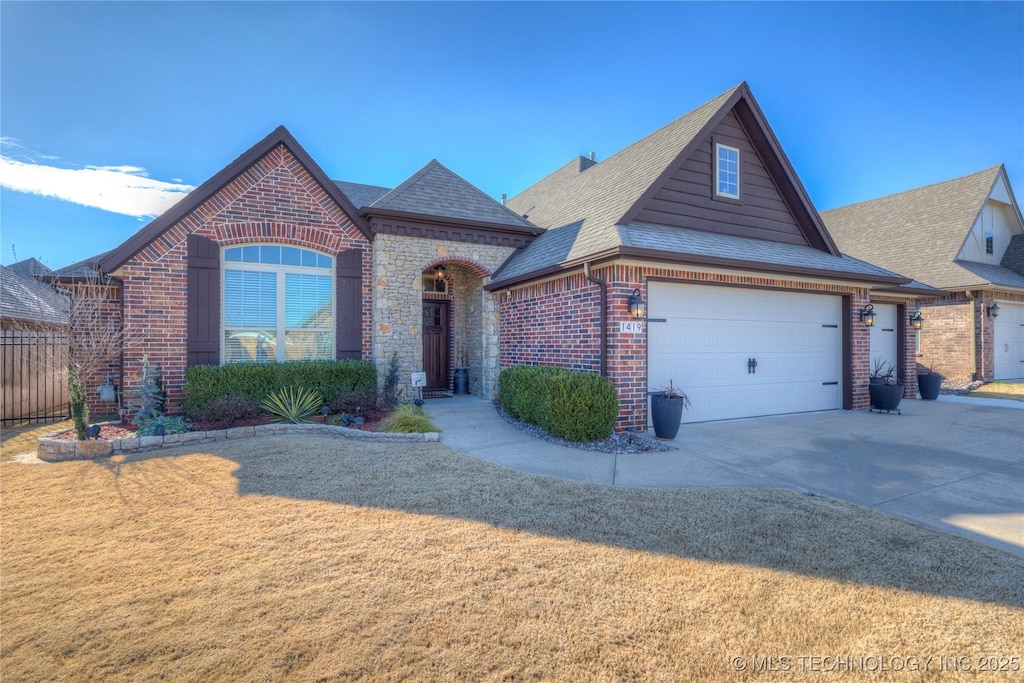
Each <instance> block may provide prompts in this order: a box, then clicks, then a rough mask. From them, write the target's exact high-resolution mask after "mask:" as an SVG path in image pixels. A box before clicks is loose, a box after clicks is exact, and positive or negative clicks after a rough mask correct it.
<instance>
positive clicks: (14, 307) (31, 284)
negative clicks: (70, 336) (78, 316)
mask: <svg viewBox="0 0 1024 683" xmlns="http://www.w3.org/2000/svg"><path fill="white" fill-rule="evenodd" d="M0 318H4V319H9V320H19V321H23V322H37V323H47V324H55V325H63V324H65V323H67V321H68V299H67V297H65V296H61V295H60V294H58V293H57V292H55V291H53V289H51V288H50V287H49V286H48V285H45V284H43V283H42V282H39V281H38V280H35V279H33V278H31V277H26V276H24V275H22V274H21V273H19V272H18V271H17V270H14V269H13V268H10V267H8V266H0Z"/></svg>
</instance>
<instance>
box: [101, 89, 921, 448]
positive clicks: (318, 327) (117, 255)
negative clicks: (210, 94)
mask: <svg viewBox="0 0 1024 683" xmlns="http://www.w3.org/2000/svg"><path fill="white" fill-rule="evenodd" d="M94 265H95V267H96V268H97V269H98V270H99V271H101V272H102V273H103V274H104V275H105V276H109V277H110V278H112V280H113V281H114V282H116V283H120V284H119V295H118V296H119V301H120V305H121V306H122V308H123V316H124V324H125V329H126V332H127V333H128V334H129V335H130V336H133V335H136V334H137V335H139V336H140V338H141V342H139V343H137V344H134V345H130V346H129V347H128V348H126V349H125V352H124V367H125V376H124V381H125V384H126V387H125V388H126V389H127V390H129V391H130V390H131V389H132V388H133V382H135V381H136V379H135V372H134V371H133V370H132V369H133V368H136V369H137V367H138V363H139V360H140V359H141V357H142V355H143V354H144V353H145V354H148V356H149V358H150V359H151V360H153V361H155V362H159V363H160V364H161V367H162V369H163V373H164V381H165V387H166V388H167V390H168V405H167V408H168V410H169V411H172V412H173V411H175V410H178V409H179V408H180V387H181V386H182V383H183V381H184V374H185V369H186V368H187V367H188V366H189V365H193V364H201V363H232V362H241V361H262V360H272V359H277V360H287V359H292V358H314V359H319V358H357V357H361V358H368V359H373V360H375V361H377V362H378V363H384V362H386V360H387V359H388V358H389V357H390V356H391V355H392V354H396V355H397V357H398V359H399V362H400V367H401V371H402V382H403V385H405V386H406V387H407V389H408V385H409V382H410V377H409V373H411V372H415V371H425V372H426V374H427V388H428V389H429V390H433V391H446V390H450V389H451V388H452V374H453V371H454V369H455V367H456V366H457V365H458V366H465V367H467V368H468V369H469V375H470V390H471V393H473V394H476V395H479V396H483V397H490V396H491V395H492V393H493V392H494V391H495V390H496V389H497V377H498V373H499V372H500V370H501V369H502V368H504V367H508V366H510V365H514V364H521V363H543V364H553V365H562V366H566V367H572V368H578V369H582V370H590V371H595V372H602V373H604V374H606V375H607V376H609V377H610V378H611V379H612V381H613V382H614V384H615V386H616V388H617V390H618V392H619V396H620V401H621V403H620V406H621V408H620V416H619V420H618V423H617V428H619V429H625V428H627V427H630V426H638V427H641V428H643V427H645V426H646V423H647V392H648V390H649V389H656V388H659V387H662V386H664V385H667V384H668V383H669V381H670V380H671V381H673V382H674V383H675V384H676V385H677V386H680V387H681V388H683V389H684V390H686V391H687V393H689V394H690V396H691V398H692V399H693V406H694V407H693V410H692V411H691V412H690V413H688V414H687V415H686V417H687V419H692V420H710V419H723V418H733V417H744V416H750V415H766V414H775V413H787V412H798V411H811V410H826V409H840V408H847V409H856V408H866V407H867V406H868V394H867V388H866V385H867V378H868V373H869V370H870V358H871V335H870V330H869V328H868V327H866V326H865V325H864V324H863V323H862V322H861V311H862V310H863V309H864V308H865V306H867V305H868V304H869V303H871V302H872V301H880V300H881V298H882V297H884V298H885V300H886V301H891V302H893V303H894V306H893V308H894V311H896V313H897V317H898V320H896V321H894V322H893V327H894V329H898V333H899V334H900V335H901V339H900V340H899V343H898V344H897V345H896V346H895V347H894V348H896V349H897V351H895V352H894V353H895V354H897V355H899V356H900V357H899V358H897V359H896V361H897V364H898V365H899V367H900V370H901V373H902V374H903V375H904V376H905V379H906V381H907V392H908V394H910V395H913V391H914V388H915V376H914V374H913V372H912V368H913V349H912V348H911V346H912V344H911V342H912V339H913V337H912V334H911V333H910V332H909V330H908V326H907V325H906V324H905V319H906V317H907V315H908V313H909V311H910V307H911V306H912V305H913V304H914V302H915V301H916V298H917V297H918V296H919V295H926V294H928V293H931V290H929V289H928V288H927V287H924V286H921V285H917V284H916V283H913V282H911V281H910V279H909V278H906V277H903V276H901V275H898V274H896V273H894V272H891V271H889V270H885V269H883V268H880V267H878V266H874V265H871V264H869V263H866V262H864V261H861V260H858V259H856V258H851V257H849V256H844V255H843V254H842V253H840V251H839V249H838V248H837V246H836V244H835V242H833V240H832V237H831V236H830V235H829V233H828V231H827V230H826V228H825V225H824V224H823V223H822V221H821V219H820V217H819V216H818V213H817V211H816V210H815V208H814V206H813V205H812V204H811V202H810V199H809V198H808V197H807V194H806V192H805V191H804V188H803V186H802V184H801V183H800V181H799V179H798V178H797V176H796V173H795V172H794V170H793V168H792V167H791V165H790V163H789V161H788V159H787V158H786V156H785V154H784V153H783V152H782V149H781V147H780V146H779V143H778V141H777V140H776V138H775V136H774V134H773V133H772V131H771V128H770V127H769V125H768V123H767V121H766V120H765V118H764V116H763V114H762V113H761V110H760V108H759V107H758V105H757V103H756V102H755V101H754V98H753V96H752V95H751V93H750V90H749V88H748V87H747V85H746V84H741V85H739V86H737V87H735V88H733V89H731V90H729V91H728V92H726V93H724V94H722V95H721V96H719V97H717V98H715V99H713V100H711V101H710V102H708V103H706V104H704V105H702V106H701V107H699V108H697V109H696V110H694V111H693V112H691V113H689V114H687V115H685V116H683V117H682V118H680V119H678V120H677V121H674V122H672V123H670V124H669V125H667V126H665V127H664V128H662V129H661V130H659V131H657V132H655V133H653V134H651V135H649V136H648V137H646V138H644V139H643V140H640V141H639V142H637V143H635V144H633V145H630V146H629V147H627V148H626V149H624V150H622V151H620V152H619V153H617V154H615V155H614V156H612V157H609V158H608V159H606V160H604V161H601V162H599V163H598V162H596V161H593V160H590V159H582V158H581V159H577V160H574V161H572V162H570V163H569V164H568V165H566V166H564V167H562V168H561V169H559V170H557V171H555V172H554V173H553V174H551V175H550V176H548V177H547V178H545V179H543V180H541V181H540V182H539V183H537V184H536V185H534V186H532V187H530V188H528V189H527V190H525V191H524V192H522V193H520V194H519V195H518V196H516V197H514V198H512V199H511V200H509V202H508V206H504V205H502V204H501V203H500V202H497V201H495V200H494V199H492V198H490V197H488V196H486V195H485V194H484V193H482V192H481V191H480V190H478V189H477V188H475V187H474V186H472V185H471V184H469V183H468V182H466V181H465V180H463V179H462V178H460V177H459V176H457V175H455V174H454V173H452V172H451V171H450V170H448V169H447V168H445V167H444V166H442V165H441V164H439V163H437V162H436V161H432V162H430V163H429V164H427V165H426V166H425V167H423V168H422V169H421V170H419V171H418V172H416V173H415V174H414V175H412V176H411V177H410V178H409V179H408V180H406V181H405V182H403V183H401V184H400V185H399V186H398V187H396V188H385V187H378V186H371V185H363V184H358V183H351V182H336V181H332V180H330V179H329V178H328V177H327V175H326V174H325V173H324V172H323V170H322V169H320V167H319V166H318V165H317V164H316V163H315V162H314V161H313V159H312V158H311V157H310V156H309V155H308V154H307V153H306V151H305V150H303V149H302V147H301V146H299V144H298V143H297V142H296V141H295V139H294V138H292V136H291V135H290V134H289V133H288V132H287V131H286V130H285V129H284V128H278V129H277V130H275V131H274V132H273V133H271V134H270V135H269V136H268V137H267V138H265V139H264V140H262V141H260V142H259V143H257V144H256V145H255V146H254V147H253V148H252V149H250V150H249V151H247V152H246V153H245V154H243V155H242V156H241V157H239V158H238V159H237V160H235V161H234V162H233V163H231V164H230V165H228V166H227V167H226V168H225V169H224V170H222V171H221V172H220V173H218V174H217V175H215V176H214V177H213V178H211V179H210V180H208V181H207V182H205V183H204V184H203V185H201V186H200V187H198V188H197V189H196V190H194V191H193V192H192V193H191V194H189V195H188V197H186V198H185V199H184V200H182V201H181V202H179V203H178V204H176V205H175V206H174V207H172V208H171V209H169V210H168V211H167V212H166V213H164V214H163V215H162V216H160V217H159V218H157V219H156V220H154V221H153V222H152V223H150V224H149V225H147V226H146V227H144V228H143V229H142V230H141V231H140V232H139V233H137V234H136V235H134V236H133V237H131V238H130V239H128V240H127V241H126V242H125V243H123V244H122V245H120V246H119V247H117V248H115V249H113V250H112V251H110V252H108V253H107V254H106V255H103V256H102V257H100V258H98V260H96V262H95V264H94ZM634 290H636V291H635V294H636V295H637V296H638V297H639V300H640V301H642V303H643V304H644V305H646V308H647V314H646V316H641V317H640V318H634V317H633V316H631V314H630V313H629V311H628V304H629V299H630V297H631V296H632V295H634ZM908 348H910V350H909V351H907V349H908ZM908 369H909V370H910V371H908Z"/></svg>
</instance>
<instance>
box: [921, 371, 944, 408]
mask: <svg viewBox="0 0 1024 683" xmlns="http://www.w3.org/2000/svg"><path fill="white" fill-rule="evenodd" d="M917 388H918V389H919V390H920V391H921V398H923V399H924V400H926V401H934V400H935V399H937V398H938V397H939V389H941V388H942V375H937V374H935V373H934V372H930V373H928V374H927V375H918V376H917Z"/></svg>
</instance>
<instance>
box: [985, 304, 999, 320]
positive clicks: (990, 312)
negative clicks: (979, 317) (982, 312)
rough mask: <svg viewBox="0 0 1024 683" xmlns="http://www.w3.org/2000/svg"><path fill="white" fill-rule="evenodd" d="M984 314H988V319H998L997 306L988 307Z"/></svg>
mask: <svg viewBox="0 0 1024 683" xmlns="http://www.w3.org/2000/svg"><path fill="white" fill-rule="evenodd" d="M986 313H987V314H988V317H990V318H998V317H999V304H992V305H991V306H989V307H988V309H986Z"/></svg>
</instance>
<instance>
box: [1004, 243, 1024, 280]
mask: <svg viewBox="0 0 1024 683" xmlns="http://www.w3.org/2000/svg"><path fill="white" fill-rule="evenodd" d="M999 265H1001V266H1003V267H1004V268H1009V269H1010V270H1012V271H1013V272H1015V273H1019V274H1020V275H1024V234H1022V235H1014V236H1013V237H1011V238H1010V244H1009V246H1008V247H1006V251H1005V252H1004V253H1003V260H1002V261H1000V262H999Z"/></svg>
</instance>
